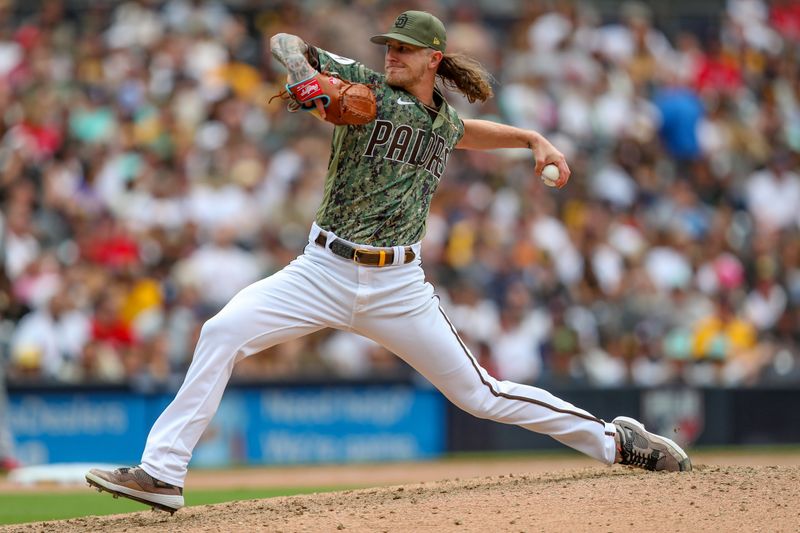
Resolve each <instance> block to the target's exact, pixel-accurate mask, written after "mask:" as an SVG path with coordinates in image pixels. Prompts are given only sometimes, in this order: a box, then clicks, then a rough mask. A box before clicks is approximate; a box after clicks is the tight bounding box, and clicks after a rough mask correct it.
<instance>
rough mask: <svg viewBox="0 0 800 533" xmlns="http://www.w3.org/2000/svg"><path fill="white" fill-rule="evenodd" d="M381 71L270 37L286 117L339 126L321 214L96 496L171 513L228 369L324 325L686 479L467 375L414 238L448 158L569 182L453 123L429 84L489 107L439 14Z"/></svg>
mask: <svg viewBox="0 0 800 533" xmlns="http://www.w3.org/2000/svg"><path fill="white" fill-rule="evenodd" d="M371 40H372V42H373V43H377V44H380V45H383V46H385V47H386V56H385V63H384V72H383V73H378V72H375V71H372V70H370V69H368V68H366V67H365V66H364V65H362V64H361V63H359V62H357V61H355V60H353V59H348V58H345V57H341V56H339V55H336V54H334V53H331V52H328V51H325V50H322V49H320V48H316V47H314V46H311V45H308V44H306V43H305V42H304V41H303V40H302V39H300V38H299V37H296V36H294V35H287V34H278V35H275V36H273V37H272V39H271V48H272V53H273V55H274V56H275V58H276V59H277V60H278V61H280V62H281V63H282V64H283V65H284V66H285V67H286V69H287V71H288V80H287V81H288V83H287V88H286V89H287V90H286V91H285V94H284V95H283V97H284V98H286V99H287V100H288V102H289V110H290V111H298V112H303V111H309V112H312V113H315V114H317V115H318V116H319V117H320V118H323V119H325V120H329V121H330V122H332V123H334V124H336V127H335V129H334V131H333V139H332V145H331V158H330V162H329V166H328V172H327V176H326V182H325V191H324V197H323V200H322V205H320V207H319V210H318V211H317V215H316V222H315V223H314V224H312V226H311V230H310V233H309V237H308V245H307V246H306V247H305V250H304V251H303V253H302V254H301V255H300V256H299V257H298V258H297V259H295V260H294V261H292V262H291V263H290V264H289V265H288V266H287V267H286V268H284V269H283V270H281V271H280V272H278V273H276V274H274V275H272V276H270V277H268V278H266V279H263V280H261V281H259V282H256V283H254V284H253V285H251V286H249V287H247V288H245V289H244V290H242V291H241V292H240V293H239V294H237V295H236V296H235V297H234V298H233V299H232V300H231V301H230V302H229V303H228V304H227V305H226V306H225V307H224V308H223V309H222V310H221V311H220V312H219V314H217V315H216V316H214V317H213V318H211V319H210V320H209V321H208V322H206V324H205V325H204V326H203V329H202V333H201V335H200V339H199V341H198V343H197V347H196V349H195V353H194V358H193V360H192V364H191V366H190V368H189V370H188V373H187V375H186V379H185V381H184V383H183V386H182V387H181V389H180V390H179V391H178V393H177V395H176V397H175V399H174V400H173V402H172V403H171V404H170V405H169V406H168V407H167V408H166V409H165V410H164V412H163V413H162V414H161V416H160V417H159V418H158V420H157V421H156V422H155V424H154V425H153V428H152V430H151V431H150V435H149V437H148V439H147V444H146V446H145V450H144V454H143V456H142V461H141V464H140V465H139V466H136V467H132V468H123V469H119V470H114V471H102V470H92V471H90V472H89V473H88V474H87V475H86V479H87V481H88V482H89V483H90V484H91V485H94V486H95V487H97V488H98V489H101V490H105V491H108V492H111V493H113V494H115V495H119V496H124V497H127V498H131V499H134V500H137V501H140V502H143V503H145V504H147V505H151V506H153V507H154V508H158V509H162V510H166V511H169V512H174V511H176V510H177V509H179V508H180V507H182V506H183V484H184V479H185V476H186V471H187V465H188V464H189V460H190V458H191V456H192V450H193V448H194V447H195V445H196V444H197V442H198V440H199V439H200V436H201V435H202V434H203V430H204V429H205V428H206V426H207V425H208V423H209V421H210V420H211V418H212V417H213V416H214V413H215V412H216V410H217V407H218V405H219V402H220V399H221V398H222V393H223V391H224V389H225V386H226V385H227V383H228V379H229V377H230V375H231V371H232V369H233V366H234V365H235V364H236V362H237V361H239V360H241V359H243V358H245V357H248V356H250V355H252V354H255V353H258V352H260V351H262V350H264V349H265V348H268V347H270V346H273V345H275V344H277V343H281V342H286V341H288V340H291V339H294V338H297V337H299V336H301V335H306V334H308V333H311V332H314V331H317V330H320V329H322V328H338V329H341V330H346V331H352V332H355V333H358V334H361V335H364V336H366V337H369V338H371V339H373V340H375V341H377V342H378V343H380V344H382V345H383V346H385V347H386V348H388V349H389V350H391V351H392V352H394V353H395V354H397V355H398V356H399V357H401V358H403V359H404V360H405V361H406V362H407V363H408V364H410V365H411V366H412V367H414V368H415V369H416V370H417V371H418V372H419V373H420V374H422V375H423V376H425V377H426V378H427V379H428V380H430V382H431V383H432V384H433V385H435V386H436V387H437V388H438V389H439V390H440V391H441V392H442V393H443V394H444V395H445V396H446V397H447V398H448V399H449V400H450V401H452V402H453V403H454V404H456V405H457V406H459V407H460V408H462V409H464V410H466V411H468V412H470V413H472V414H474V415H475V416H477V417H480V418H488V419H491V420H496V421H497V422H502V423H506V424H516V425H518V426H521V427H523V428H525V429H528V430H531V431H536V432H538V433H544V434H546V435H550V436H552V437H553V438H555V439H557V440H558V441H560V442H562V443H564V444H566V445H567V446H570V447H572V448H574V449H576V450H579V451H581V452H583V453H585V454H587V455H589V456H591V457H594V458H595V459H597V460H598V461H601V462H603V463H606V464H612V463H615V462H617V463H622V464H627V465H634V466H638V467H642V468H646V469H648V470H670V471H680V470H690V469H691V462H690V460H689V458H688V456H687V455H686V453H684V451H683V450H682V449H681V448H680V447H678V446H677V445H676V444H675V443H674V442H672V441H671V440H669V439H667V438H664V437H661V436H658V435H654V434H652V433H649V432H648V431H646V430H645V428H644V427H643V426H642V424H640V423H639V422H637V421H636V420H633V419H630V418H626V417H618V418H616V419H614V420H613V421H612V422H610V423H609V422H605V421H603V420H601V419H599V418H597V417H595V416H593V415H592V414H590V413H588V412H587V411H584V410H583V409H580V408H578V407H575V406H574V405H571V404H569V403H567V402H565V401H563V400H561V399H559V398H556V397H555V396H553V395H552V394H550V393H549V392H547V391H544V390H542V389H538V388H535V387H531V386H528V385H521V384H517V383H512V382H508V381H498V380H496V379H495V378H493V377H492V376H490V375H489V374H488V373H487V372H486V370H484V369H483V368H482V367H481V366H480V365H479V364H478V362H477V360H476V359H475V357H474V356H473V355H472V354H471V353H470V351H469V349H468V348H467V347H466V346H465V345H464V343H463V342H462V340H461V339H460V338H459V336H458V332H457V331H456V330H455V328H454V327H453V325H452V323H451V322H450V320H449V319H448V318H447V315H446V314H445V312H444V310H443V309H442V308H441V307H440V305H439V300H438V298H437V297H436V295H435V293H434V289H433V287H432V286H431V285H430V284H429V283H426V282H425V279H424V273H423V271H422V267H421V258H420V240H421V239H422V237H423V235H424V233H425V222H426V218H427V215H428V209H429V207H430V202H431V197H432V196H433V194H434V192H435V191H436V188H437V185H438V183H439V180H440V179H441V178H442V175H443V173H444V169H445V166H446V165H447V160H448V158H449V157H450V154H451V153H452V151H453V150H454V149H471V150H487V149H494V148H519V147H522V148H528V149H530V150H532V152H533V154H534V156H535V160H536V163H535V169H534V173H535V174H536V175H538V174H540V173H541V172H542V169H543V168H544V167H545V166H546V165H548V164H554V165H556V166H557V167H558V170H559V177H558V179H557V180H556V183H555V185H556V186H557V187H563V186H564V185H566V183H567V181H568V179H569V176H570V170H569V167H568V165H567V162H566V160H565V158H564V156H563V154H561V152H559V151H558V150H557V149H556V148H555V147H554V146H553V145H552V144H550V142H548V141H547V140H546V139H545V138H544V137H543V136H542V135H540V134H538V133H536V132H534V131H526V130H522V129H518V128H514V127H510V126H506V125H503V124H498V123H495V122H489V121H483V120H467V119H461V118H460V117H459V116H458V114H457V113H456V111H455V110H454V109H453V108H452V107H451V106H450V104H449V103H448V102H447V100H446V99H445V98H444V96H443V94H442V92H441V91H440V90H439V89H438V88H437V83H439V84H443V85H445V86H448V87H450V88H453V89H455V90H458V91H460V92H462V93H463V94H464V95H465V96H466V97H467V99H468V100H469V101H475V100H481V101H484V100H486V99H487V98H489V97H491V96H492V90H491V87H490V85H489V82H488V75H487V74H486V72H485V71H484V70H483V69H482V68H481V67H480V65H479V64H478V63H477V62H475V61H474V60H472V59H470V58H469V57H465V56H463V55H459V54H451V53H446V45H447V35H446V33H445V28H444V26H443V24H442V23H441V22H440V21H439V19H437V18H436V17H434V16H433V15H431V14H429V13H426V12H421V11H407V12H405V13H402V14H401V15H400V16H398V17H397V18H396V19H395V21H394V23H393V26H392V28H390V30H389V31H388V32H387V33H384V34H381V35H376V36H374V37H372V39H371Z"/></svg>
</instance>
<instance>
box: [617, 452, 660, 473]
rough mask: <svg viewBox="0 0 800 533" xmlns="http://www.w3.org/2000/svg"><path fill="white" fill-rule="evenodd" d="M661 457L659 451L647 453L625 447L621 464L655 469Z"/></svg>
mask: <svg viewBox="0 0 800 533" xmlns="http://www.w3.org/2000/svg"><path fill="white" fill-rule="evenodd" d="M659 457H660V454H658V453H650V454H646V453H643V452H640V451H634V450H633V449H632V448H631V449H625V448H624V447H623V449H622V461H620V464H623V465H631V466H638V467H641V468H644V469H645V470H655V469H656V463H658V459H659Z"/></svg>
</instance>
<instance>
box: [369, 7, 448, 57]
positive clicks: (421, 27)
mask: <svg viewBox="0 0 800 533" xmlns="http://www.w3.org/2000/svg"><path fill="white" fill-rule="evenodd" d="M389 39H394V40H396V41H400V42H402V43H407V44H413V45H414V46H422V47H423V48H433V49H434V50H438V51H440V52H444V49H445V46H446V45H447V33H445V31H444V24H442V21H441V20H439V19H437V18H436V17H434V16H433V15H431V14H430V13H426V12H425V11H406V12H404V13H402V14H401V15H400V16H399V17H397V19H395V21H394V25H392V28H391V29H390V30H389V31H388V32H387V33H383V34H381V35H375V36H374V37H372V38H371V39H370V41H372V42H373V43H376V44H386V41H388V40H389Z"/></svg>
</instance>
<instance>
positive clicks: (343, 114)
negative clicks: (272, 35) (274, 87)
mask: <svg viewBox="0 0 800 533" xmlns="http://www.w3.org/2000/svg"><path fill="white" fill-rule="evenodd" d="M275 97H281V98H283V99H285V100H289V103H288V105H287V107H288V109H289V111H291V112H295V111H299V110H301V109H302V110H303V111H314V110H315V109H316V105H315V100H321V101H322V104H323V105H324V107H325V120H326V121H328V122H330V123H332V124H336V125H337V126H342V125H348V126H360V125H363V124H367V123H368V122H372V121H373V120H375V116H376V115H377V112H378V110H377V104H376V102H375V93H373V92H372V89H371V88H370V86H369V85H365V84H363V83H350V82H349V81H347V80H343V79H341V78H339V77H338V76H336V75H335V74H331V73H328V72H318V73H317V74H315V75H314V76H312V77H310V78H308V79H305V80H303V81H300V82H297V83H294V84H292V85H288V84H287V85H286V90H285V91H281V93H280V94H277V95H275V96H273V98H275Z"/></svg>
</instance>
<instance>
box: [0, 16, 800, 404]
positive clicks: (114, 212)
mask: <svg viewBox="0 0 800 533" xmlns="http://www.w3.org/2000/svg"><path fill="white" fill-rule="evenodd" d="M22 4H23V3H22V2H21V0H17V1H16V2H14V1H13V0H3V1H0V202H1V203H2V216H1V217H0V265H2V268H0V317H1V318H0V356H2V359H3V360H5V361H6V365H7V368H6V375H7V378H8V380H9V381H10V382H11V383H23V384H25V383H61V384H84V383H129V384H131V385H133V386H135V387H137V388H139V389H141V390H148V389H152V388H157V387H163V386H174V385H175V384H176V383H180V381H181V379H182V376H183V373H184V372H185V369H186V368H187V366H188V364H189V363H190V361H191V357H192V350H193V346H194V343H195V341H196V339H197V336H198V333H199V328H200V326H201V325H202V324H203V322H204V321H205V320H206V319H207V318H209V317H210V316H212V315H213V314H214V313H216V312H217V311H218V310H219V309H220V308H221V307H222V306H223V305H224V304H225V303H226V302H227V301H228V300H229V299H230V298H231V297H232V296H233V295H234V294H235V293H236V292H237V291H238V290H240V289H241V288H243V287H244V286H246V285H248V284H249V283H251V282H254V281H256V280H258V279H260V278H262V277H264V276H267V275H269V274H271V273H273V272H275V271H277V270H278V269H280V268H281V267H282V266H284V265H285V264H287V263H288V262H289V261H291V260H292V259H293V258H294V257H295V256H296V255H297V254H298V253H300V252H301V251H302V248H303V246H304V245H305V242H306V239H307V234H308V229H309V226H310V224H311V222H312V221H313V219H314V214H315V211H316V208H317V206H318V203H319V201H320V199H321V195H322V185H323V180H324V175H325V170H326V165H327V161H328V154H329V140H330V135H331V130H332V127H331V126H330V125H328V124H325V123H322V122H320V121H317V120H315V119H314V118H313V117H312V116H310V115H302V116H301V115H297V114H290V113H288V112H287V111H286V109H285V107H284V105H283V104H282V103H280V101H279V100H275V101H273V102H272V103H270V97H271V96H272V95H274V94H276V93H277V92H278V91H279V90H280V89H281V87H282V84H283V83H284V82H285V75H284V70H283V68H282V67H281V66H280V65H279V64H278V63H277V62H276V61H275V60H274V59H273V58H272V57H271V55H270V53H269V46H268V42H269V37H270V36H271V35H273V34H274V33H276V32H279V31H283V32H289V33H294V34H296V35H299V36H301V37H302V38H304V39H305V40H306V41H307V42H309V43H311V44H314V45H317V46H320V47H322V48H325V49H327V50H331V51H334V52H336V53H338V54H340V55H344V56H348V57H354V58H356V59H358V60H360V61H362V62H364V63H365V64H367V65H368V66H371V67H372V68H375V69H376V70H382V53H383V49H382V48H381V47H379V46H376V45H372V44H371V43H369V40H368V39H369V36H370V35H372V34H374V33H378V32H380V31H383V30H384V29H385V28H387V27H389V25H390V24H391V21H392V20H393V19H394V17H395V16H396V15H397V14H398V13H399V12H401V11H403V10H405V9H410V8H418V9H425V10H428V11H431V12H433V13H434V14H436V15H437V16H439V17H440V18H441V19H442V20H443V21H444V22H445V25H446V27H447V31H448V50H449V51H462V52H465V53H467V54H470V55H472V56H474V57H476V58H478V59H479V60H480V61H481V62H482V63H483V64H484V65H485V66H486V68H487V70H489V71H490V72H492V73H493V75H494V76H495V78H496V80H495V81H496V83H495V92H496V96H495V98H493V99H492V100H490V101H488V102H487V103H485V104H482V105H477V104H475V105H470V104H468V103H467V102H466V101H465V100H464V99H462V98H461V97H459V96H458V95H455V94H451V95H450V97H449V98H450V99H451V100H452V102H453V104H454V105H455V106H456V108H457V109H459V111H460V113H462V116H464V117H471V118H481V117H483V118H489V119H492V120H500V121H503V122H507V123H511V124H514V125H516V126H520V127H524V128H531V129H535V130H538V131H540V132H541V133H543V134H545V135H546V136H548V138H549V139H550V140H552V141H553V143H554V144H555V145H556V146H557V147H558V148H559V149H561V150H562V151H563V152H564V153H565V154H566V155H567V160H568V162H569V164H570V166H571V168H572V172H573V173H572V180H571V182H570V184H569V186H568V187H567V188H565V189H563V190H560V191H555V190H552V189H549V188H547V187H545V186H544V185H543V184H542V182H541V181H540V180H538V179H537V178H536V177H535V176H534V175H533V161H532V158H531V155H530V152H526V151H524V150H521V151H518V150H504V151H496V152H491V153H474V152H462V151H457V152H455V153H454V154H453V156H452V157H451V158H450V163H449V166H448V169H447V171H446V173H445V176H444V178H443V179H442V180H441V183H440V185H439V190H438V192H437V194H436V196H435V198H434V202H433V205H432V208H431V216H430V219H429V221H428V228H427V235H426V237H425V240H424V241H423V252H422V257H423V261H424V267H425V270H426V274H427V276H428V278H429V280H430V281H431V282H432V283H434V285H435V286H436V287H437V292H438V293H439V294H440V295H441V296H442V298H443V302H444V303H443V307H444V309H445V310H446V311H447V313H448V315H449V316H450V318H451V319H452V321H453V322H454V323H455V325H456V326H457V327H458V328H459V330H460V331H461V333H462V336H463V338H464V340H465V342H466V343H467V345H468V346H469V347H470V348H471V350H472V353H473V354H474V355H475V357H477V358H478V359H479V360H480V362H481V363H482V364H483V365H484V366H485V367H486V368H487V369H488V370H489V371H490V372H491V373H492V374H494V375H495V376H497V377H498V378H501V379H510V380H515V381H520V382H526V383H533V384H539V385H543V386H546V385H551V384H557V385H571V384H581V385H584V384H585V385H591V386H599V387H616V386H622V385H629V384H635V385H642V386H656V385H661V384H672V383H686V384H690V385H697V386H703V385H723V386H736V385H743V386H750V385H755V384H761V383H770V384H772V383H800V355H798V354H800V350H799V349H798V348H800V175H799V174H798V165H799V163H800V157H799V156H800V4H798V2H795V1H792V0H774V1H761V0H729V1H728V2H727V5H726V8H725V9H724V10H723V11H722V12H718V13H714V14H713V15H709V16H706V17H704V18H702V19H697V18H694V19H692V22H693V23H694V24H686V25H685V27H684V26H683V25H682V24H681V23H680V22H681V19H680V13H674V14H673V18H671V19H669V20H668V21H663V20H660V19H659V17H658V16H657V15H658V13H656V12H653V11H652V10H651V8H649V7H648V6H647V5H646V4H644V3H636V2H626V3H620V4H619V6H618V9H615V10H614V11H613V12H612V13H605V12H600V11H598V10H597V8H595V7H593V6H592V4H591V3H590V2H585V3H581V2H577V1H575V2H572V1H566V0H565V1H543V0H539V1H521V0H520V1H514V0H505V1H500V2H498V1H494V2H483V1H479V0H475V1H473V2H432V1H404V2H392V1H387V2H381V1H376V0H351V1H349V2H334V1H332V0H331V1H313V2H312V1H307V2H305V1H300V2H291V1H285V2H250V1H247V0H240V1H230V2H225V3H223V2H214V1H209V0H169V1H166V2H162V1H150V0H136V1H129V2H108V3H104V2H91V3H85V4H83V7H82V8H81V9H74V7H73V5H72V4H70V3H69V2H64V1H63V0H51V1H47V2H42V3H41V6H40V8H39V9H38V10H36V11H34V12H30V11H25V10H24V9H22V8H23V5H22ZM667 22H668V23H669V24H666V23H667ZM667 30H669V31H667ZM398 327H402V326H401V324H400V323H398ZM409 334H413V332H409ZM409 372H410V370H409V369H408V368H407V367H406V366H405V365H404V364H403V363H402V361H400V360H399V359H397V358H396V357H395V356H393V355H392V354H390V353H388V352H387V351H386V350H384V349H383V348H381V347H379V346H378V345H376V344H374V343H372V342H371V341H369V340H367V339H364V338H361V337H357V336H354V335H352V334H347V333H342V332H338V331H330V330H329V331H323V332H320V333H318V334H314V335H311V336H309V337H306V338H303V339H299V340H297V341H294V342H290V343H286V344H283V345H280V346H277V347H274V348H271V349H269V350H266V351H265V352H264V353H262V354H259V355H257V356H254V357H251V358H248V359H246V360H244V361H242V362H241V363H240V364H239V365H238V366H237V369H236V371H235V379H239V380H249V379H256V380H258V379H284V378H294V377H303V378H305V377H313V378H323V379H327V378H338V377H344V378H370V377H376V376H396V375H406V374H408V373H409Z"/></svg>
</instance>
